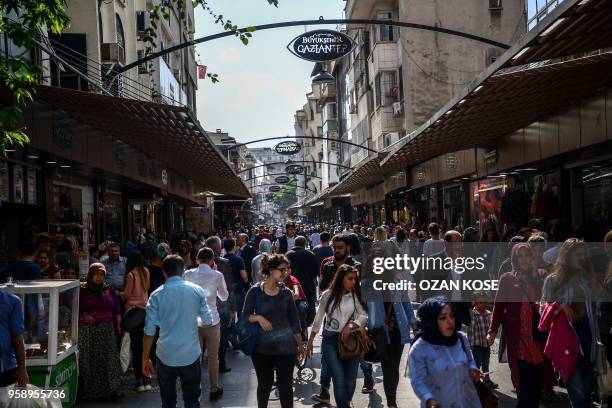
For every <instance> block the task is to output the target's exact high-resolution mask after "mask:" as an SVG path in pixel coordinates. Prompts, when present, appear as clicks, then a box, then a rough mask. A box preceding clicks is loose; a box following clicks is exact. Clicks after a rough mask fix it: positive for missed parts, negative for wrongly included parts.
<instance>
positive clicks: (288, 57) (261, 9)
mask: <svg viewBox="0 0 612 408" xmlns="http://www.w3.org/2000/svg"><path fill="white" fill-rule="evenodd" d="M506 1H507V0H506ZM536 1H537V4H538V6H539V7H542V4H544V3H545V0H527V3H528V8H529V13H528V14H529V16H532V15H533V14H534V11H535V8H536ZM209 4H210V5H211V7H212V8H213V9H214V10H215V11H216V12H217V13H218V14H222V15H223V16H224V17H226V18H229V19H231V20H232V22H233V23H234V24H237V25H238V26H239V27H244V26H251V25H257V24H266V23H274V22H282V21H292V20H308V19H318V18H319V16H323V17H324V18H327V19H332V18H342V17H343V9H344V5H345V4H346V3H345V1H343V0H280V2H279V7H278V8H275V7H273V6H269V5H268V2H267V1H266V0H210V1H209ZM195 18H196V38H199V37H202V36H205V35H209V34H215V33H218V32H220V31H222V27H221V26H220V25H218V24H214V22H213V19H212V17H211V16H210V15H209V14H208V13H207V12H205V11H204V10H203V9H202V8H201V7H197V8H196V12H195ZM316 28H330V29H334V28H335V27H334V26H318V27H315V26H311V27H304V26H301V27H290V28H277V29H272V30H266V31H261V32H255V33H253V38H252V39H251V41H250V43H249V45H248V46H244V45H242V43H241V42H240V41H239V39H237V38H235V37H227V38H222V39H219V40H214V41H211V42H208V43H204V44H199V45H198V46H197V47H196V51H197V53H198V54H199V57H198V60H199V62H200V63H202V64H204V65H207V66H208V72H212V73H216V74H218V75H219V79H220V82H219V83H216V84H213V83H212V82H211V81H210V80H208V79H206V80H199V81H198V88H199V89H198V91H197V111H198V112H197V113H198V119H199V120H200V123H202V126H203V127H204V128H205V129H206V130H212V131H214V130H216V129H222V130H223V131H224V132H229V134H230V136H233V137H235V138H236V139H237V140H238V141H240V142H246V141H251V140H256V139H261V138H265V137H276V136H286V135H293V134H294V133H295V131H294V129H293V123H294V119H293V116H294V114H295V111H296V110H297V109H299V108H301V107H302V106H303V105H304V103H305V102H306V96H305V95H306V93H307V92H309V91H310V72H311V71H312V68H313V63H311V62H308V61H304V60H301V59H299V58H297V57H295V56H294V55H292V54H290V53H289V51H288V50H287V48H286V46H287V44H288V43H289V42H290V41H291V40H292V39H293V38H294V37H296V36H297V35H299V34H301V33H304V32H305V31H307V30H312V29H316ZM274 144H275V141H268V142H260V143H256V144H252V145H250V146H252V147H261V146H272V145H274Z"/></svg>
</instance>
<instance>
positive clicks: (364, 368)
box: [321, 358, 373, 389]
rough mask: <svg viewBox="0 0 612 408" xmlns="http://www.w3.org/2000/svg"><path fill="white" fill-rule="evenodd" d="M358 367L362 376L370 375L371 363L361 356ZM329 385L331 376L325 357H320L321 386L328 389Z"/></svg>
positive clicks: (371, 373) (371, 372)
mask: <svg viewBox="0 0 612 408" xmlns="http://www.w3.org/2000/svg"><path fill="white" fill-rule="evenodd" d="M359 367H360V368H361V372H363V377H364V378H367V377H372V375H373V371H372V363H368V362H367V361H365V360H364V359H363V358H360V359H359ZM330 385H331V376H330V373H329V372H328V369H327V364H326V363H325V359H323V358H322V359H321V388H327V389H329V386H330Z"/></svg>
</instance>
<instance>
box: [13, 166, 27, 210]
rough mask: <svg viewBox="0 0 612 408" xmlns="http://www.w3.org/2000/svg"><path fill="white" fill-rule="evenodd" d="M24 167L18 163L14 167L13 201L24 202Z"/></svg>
mask: <svg viewBox="0 0 612 408" xmlns="http://www.w3.org/2000/svg"><path fill="white" fill-rule="evenodd" d="M23 193H24V191H23V167H21V166H19V165H16V166H14V167H13V202H15V203H18V204H23V202H24V198H25V197H24V194H23Z"/></svg>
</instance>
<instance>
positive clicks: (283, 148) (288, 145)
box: [274, 140, 302, 156]
mask: <svg viewBox="0 0 612 408" xmlns="http://www.w3.org/2000/svg"><path fill="white" fill-rule="evenodd" d="M300 150H302V145H300V144H299V143H298V142H294V141H293V140H287V141H285V142H280V143H278V144H277V145H276V146H274V151H275V152H276V153H278V154H282V155H285V156H290V155H292V154H296V153H298V152H299V151H300Z"/></svg>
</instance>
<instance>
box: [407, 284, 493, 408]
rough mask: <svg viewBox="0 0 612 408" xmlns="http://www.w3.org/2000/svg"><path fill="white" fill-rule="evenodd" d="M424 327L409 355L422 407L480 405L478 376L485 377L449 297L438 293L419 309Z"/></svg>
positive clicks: (410, 366)
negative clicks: (458, 321) (457, 319)
mask: <svg viewBox="0 0 612 408" xmlns="http://www.w3.org/2000/svg"><path fill="white" fill-rule="evenodd" d="M417 316H418V318H419V320H420V330H419V332H418V333H417V335H416V337H415V339H416V340H415V341H414V343H412V347H411V348H410V353H409V355H408V373H407V374H408V375H409V377H410V383H411V385H412V388H413V390H414V392H415V393H416V395H417V396H418V397H419V399H420V400H421V407H422V408H434V407H451V406H462V407H470V408H480V407H481V404H480V399H479V397H478V392H477V391H476V387H475V386H474V380H476V379H480V378H482V376H483V374H482V372H481V371H480V370H479V369H478V368H476V362H475V361H474V357H473V356H472V352H471V351H470V346H469V344H470V343H469V341H468V338H467V336H466V335H465V334H464V333H462V332H459V331H458V330H457V326H456V325H455V314H454V311H453V308H452V306H451V304H450V303H447V301H446V298H444V297H442V296H437V297H433V298H429V299H427V300H425V301H424V302H423V304H421V306H420V307H419V310H418V311H417Z"/></svg>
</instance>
